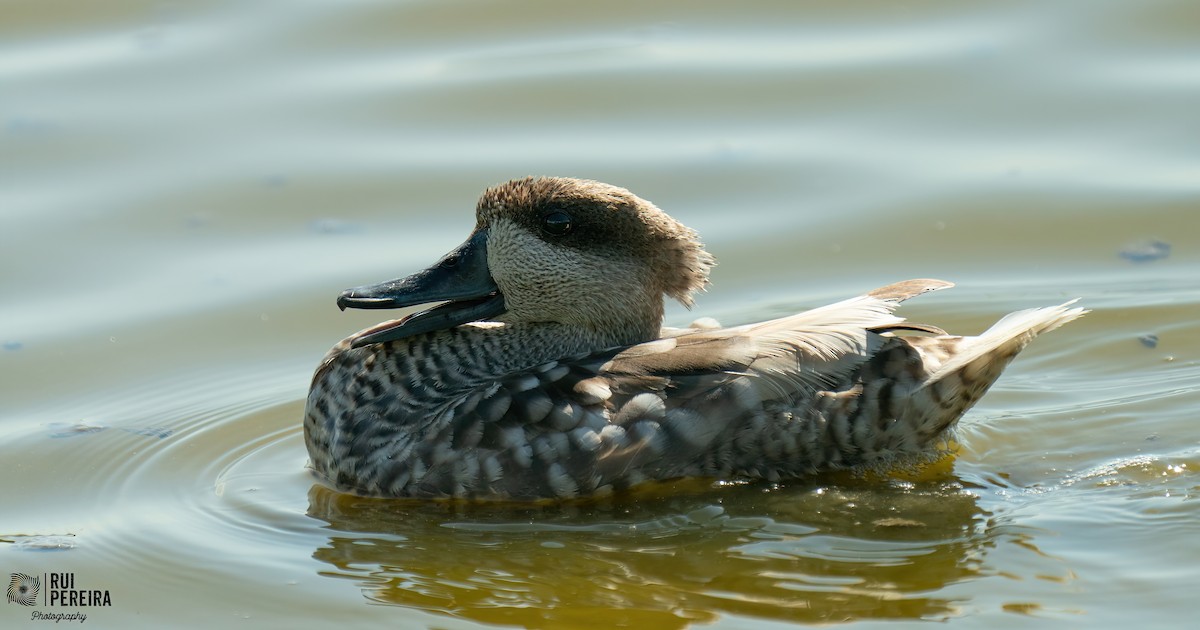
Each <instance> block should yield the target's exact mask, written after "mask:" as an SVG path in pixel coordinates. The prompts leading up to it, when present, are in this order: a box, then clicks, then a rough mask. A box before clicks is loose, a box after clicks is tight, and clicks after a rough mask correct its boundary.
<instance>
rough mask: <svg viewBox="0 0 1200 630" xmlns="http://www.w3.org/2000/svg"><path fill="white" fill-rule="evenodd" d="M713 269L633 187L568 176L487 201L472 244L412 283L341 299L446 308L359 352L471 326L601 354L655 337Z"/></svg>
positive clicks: (384, 331)
mask: <svg viewBox="0 0 1200 630" xmlns="http://www.w3.org/2000/svg"><path fill="white" fill-rule="evenodd" d="M713 264H714V261H713V258H712V256H710V255H709V254H708V252H706V251H704V248H703V245H702V244H701V243H700V242H699V240H698V237H697V235H696V232H695V231H693V230H692V229H690V228H688V227H686V226H684V225H683V224H681V223H679V222H678V221H676V220H675V219H672V218H671V217H670V216H668V215H667V214H666V213H664V212H663V211H661V210H659V209H658V208H657V207H655V206H654V204H652V203H650V202H648V201H646V200H644V199H641V198H639V197H637V196H636V195H634V194H633V193H630V192H629V191H628V190H625V189H624V188H618V187H616V186H610V185H608V184H603V183H600V182H596V181H590V180H580V179H569V178H559V177H538V178H533V177H530V178H526V179H520V180H513V181H510V182H508V183H506V184H502V185H499V186H496V187H494V188H490V189H488V190H487V191H485V192H484V193H483V196H482V197H480V199H479V204H478V206H477V207H476V209H475V230H474V231H473V232H472V233H471V236H470V237H469V238H467V240H466V242H464V243H463V244H462V245H459V246H458V247H456V248H455V249H454V250H452V251H451V252H450V253H448V254H446V255H445V256H443V257H442V258H441V259H440V260H438V261H437V262H436V263H434V264H433V265H432V266H431V267H429V268H427V269H424V270H422V271H419V272H417V273H415V274H413V275H411V276H408V277H405V278H400V279H398V280H392V281H390V282H384V283H381V284H376V285H370V286H362V287H356V288H353V289H348V290H346V291H344V292H342V294H341V296H339V297H338V301H337V303H338V306H339V307H340V308H342V309H346V308H400V307H405V306H414V305H418V304H427V303H432V302H443V303H442V304H439V305H438V306H435V307H434V308H431V309H429V310H426V311H422V312H420V313H416V314H414V315H410V316H408V317H406V318H404V319H401V320H397V321H395V322H389V323H387V324H383V325H380V326H376V327H375V328H372V329H370V330H369V331H365V332H364V333H363V334H361V335H359V336H358V337H357V338H356V339H355V340H354V341H353V342H352V345H353V346H354V347H359V346H364V345H368V344H373V343H382V342H386V341H394V340H397V339H403V338H405V337H410V336H412V335H417V334H421V333H426V332H432V331H436V330H442V329H446V328H451V327H454V326H458V325H460V324H465V323H468V322H474V321H481V320H487V321H499V322H505V323H510V324H522V323H529V324H538V323H541V324H558V325H562V326H565V327H567V328H569V329H571V332H572V333H573V334H578V335H582V336H586V337H588V338H593V339H595V341H596V343H597V344H598V345H602V346H603V345H620V344H630V343H638V342H641V341H646V340H649V339H653V338H656V337H657V336H658V334H659V328H660V326H661V323H662V316H663V296H668V297H671V298H674V299H676V300H678V301H679V302H680V303H682V304H684V305H685V306H691V303H692V294H693V293H695V292H696V291H697V290H700V289H702V288H703V287H704V286H705V284H706V283H707V280H708V272H709V269H710V268H711V267H712V266H713Z"/></svg>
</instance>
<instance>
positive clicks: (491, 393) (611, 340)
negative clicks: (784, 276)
mask: <svg viewBox="0 0 1200 630" xmlns="http://www.w3.org/2000/svg"><path fill="white" fill-rule="evenodd" d="M475 218H476V221H475V228H474V230H472V231H471V233H470V236H469V237H468V238H467V240H466V241H465V242H463V243H462V244H461V245H459V246H458V247H456V248H454V249H453V250H451V251H450V252H449V253H447V254H446V255H445V256H443V257H442V258H441V259H440V260H438V261H437V262H435V263H434V264H433V265H431V266H430V267H428V268H426V269H424V270H421V271H418V272H416V273H413V274H412V275H409V276H406V277H403V278H400V279H397V280H392V281H388V282H383V283H380V284H374V285H365V286H360V287H355V288H352V289H347V290H345V291H343V292H342V293H341V294H340V295H339V297H338V298H337V305H338V306H339V308H341V309H343V310H344V309H346V308H357V309H391V308H401V307H408V306H417V305H426V304H431V303H437V305H436V306H433V307H432V308H428V309H427V310H423V311H420V312H417V313H414V314H411V315H408V316H406V317H403V318H401V319H397V320H391V321H386V322H383V323H381V324H378V325H375V326H372V327H369V328H367V329H365V330H362V331H360V332H358V333H355V334H353V335H351V336H350V337H347V338H346V339H343V340H342V341H341V342H340V343H338V344H336V345H335V346H334V347H333V348H332V349H331V350H330V351H329V353H328V354H327V355H326V356H325V358H324V359H323V360H322V361H321V363H320V364H319V365H318V367H317V369H316V372H315V374H314V376H313V380H312V386H311V389H310V391H309V395H308V398H307V403H306V406H305V415H304V438H305V445H306V448H307V450H308V454H309V467H310V468H311V470H312V472H313V473H314V474H315V476H316V477H317V479H318V480H319V481H320V482H321V483H323V484H326V485H328V486H330V487H332V488H333V489H335V490H337V491H340V492H344V493H350V494H355V495H360V496H374V497H391V498H401V497H404V498H413V499H427V500H465V501H484V502H486V501H501V502H504V501H515V502H525V501H568V500H576V499H588V498H597V497H608V496H612V495H614V494H615V493H626V492H629V491H632V490H633V489H635V488H638V487H639V486H643V485H645V484H650V483H652V482H664V481H670V480H677V479H685V478H696V479H700V480H705V479H711V480H714V482H724V481H729V482H754V481H759V480H763V481H767V482H779V481H781V480H788V479H802V478H805V477H811V476H812V475H815V474H818V473H822V472H826V471H835V470H844V469H863V468H868V467H877V466H886V465H890V464H891V463H894V462H899V461H905V460H906V459H911V458H914V457H916V458H919V457H921V456H922V455H923V454H925V455H927V454H928V453H929V452H930V450H931V449H935V448H936V445H937V444H939V443H941V444H943V445H944V444H945V439H946V434H947V433H948V432H949V431H951V430H952V428H953V427H954V426H955V424H956V423H957V421H958V420H959V418H960V417H962V415H963V414H964V413H965V412H966V411H967V410H968V409H969V408H971V406H972V405H974V404H975V403H976V402H977V401H978V400H979V399H980V397H981V396H983V394H984V393H985V392H986V391H987V390H988V388H989V387H990V386H991V385H992V383H994V382H995V381H996V379H997V378H998V377H999V375H1000V373H1001V372H1002V371H1003V369H1004V368H1005V367H1006V366H1007V365H1008V364H1009V362H1010V361H1011V360H1012V359H1013V357H1014V356H1016V354H1017V353H1018V352H1020V351H1021V350H1022V349H1023V348H1024V347H1025V346H1026V345H1027V344H1028V343H1029V342H1030V341H1031V340H1032V339H1033V338H1034V337H1036V336H1037V335H1039V334H1041V333H1044V332H1047V331H1050V330H1053V329H1055V328H1057V327H1059V326H1061V325H1063V324H1065V323H1067V322H1069V321H1071V320H1073V319H1075V318H1077V317H1079V316H1081V315H1083V314H1084V313H1086V312H1087V311H1086V310H1085V309H1083V308H1080V307H1077V306H1073V304H1074V302H1075V300H1072V301H1070V302H1066V303H1064V304H1061V305H1058V306H1051V307H1042V308H1033V309H1028V310H1023V311H1018V312H1015V313H1011V314H1009V315H1007V316H1005V317H1003V318H1002V319H1000V320H999V321H997V322H996V323H995V324H994V325H993V326H991V327H990V328H989V329H988V330H986V331H985V332H983V333H982V334H980V335H978V336H960V335H951V334H948V333H946V332H945V331H943V330H942V329H940V328H938V327H936V326H931V325H925V324H918V323H912V322H908V321H906V320H904V319H903V318H901V317H898V316H897V315H895V314H894V311H895V310H896V308H897V307H898V306H899V304H900V303H901V302H903V301H904V300H907V299H909V298H912V297H915V296H918V295H921V294H923V293H927V292H930V291H935V290H940V289H944V288H947V287H950V286H953V285H952V284H951V283H950V282H946V281H942V280H933V279H918V280H908V281H903V282H897V283H895V284H890V285H887V286H885V287H881V288H878V289H875V290H873V291H869V292H866V293H862V294H859V295H857V296H855V297H851V298H849V299H846V300H843V301H839V302H836V303H833V304H829V305H827V306H822V307H818V308H814V309H811V310H807V311H803V312H799V313H796V314H792V315H788V316H785V317H780V318H777V319H772V320H769V321H763V322H758V323H750V324H744V325H738V326H731V327H722V326H721V325H720V324H718V323H717V322H716V321H715V320H712V319H710V318H702V319H700V320H697V322H696V323H694V324H692V325H691V326H688V327H686V328H666V327H663V325H662V323H663V315H664V302H665V300H666V299H668V298H670V299H674V300H677V301H678V302H680V303H682V304H683V305H684V306H686V307H689V308H690V307H691V306H692V303H693V298H694V296H695V294H696V293H697V292H698V291H702V290H706V287H707V285H708V277H709V272H710V270H711V269H712V267H713V266H714V265H715V260H714V258H713V256H712V255H711V254H709V253H708V252H707V251H705V249H704V246H703V244H702V243H701V241H700V239H699V236H698V234H697V233H696V232H695V231H694V230H692V229H691V228H688V227H686V226H684V225H683V224H682V223H680V222H678V221H677V220H675V219H674V218H672V217H671V216H669V215H668V214H667V213H665V212H663V211H662V210H660V209H659V208H658V207H657V206H655V205H654V204H653V203H651V202H649V201H646V200H644V199H642V198H640V197H638V196H636V195H634V194H633V193H631V192H629V191H628V190H626V189H624V188H620V187H617V186H613V185H609V184H605V183H601V182H598V181H593V180H586V179H574V178H566V177H526V178H523V179H514V180H512V181H509V182H506V183H503V184H500V185H497V186H494V187H491V188H488V189H487V190H486V191H485V192H484V193H483V195H482V196H481V197H480V198H479V202H478V204H477V206H476V210H475Z"/></svg>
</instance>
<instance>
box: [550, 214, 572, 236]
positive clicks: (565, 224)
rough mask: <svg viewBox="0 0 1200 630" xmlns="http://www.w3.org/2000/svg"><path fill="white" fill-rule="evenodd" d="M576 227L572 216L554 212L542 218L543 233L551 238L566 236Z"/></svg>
mask: <svg viewBox="0 0 1200 630" xmlns="http://www.w3.org/2000/svg"><path fill="white" fill-rule="evenodd" d="M572 227H574V224H573V223H572V219H571V215H569V214H567V213H566V212H562V211H557V210H556V211H554V212H551V213H549V214H546V215H545V216H543V217H542V231H543V232H545V233H547V234H549V235H551V236H565V235H566V234H567V232H570V231H571V228H572Z"/></svg>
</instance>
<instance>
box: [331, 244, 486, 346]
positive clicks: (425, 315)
mask: <svg viewBox="0 0 1200 630" xmlns="http://www.w3.org/2000/svg"><path fill="white" fill-rule="evenodd" d="M443 300H444V301H445V303H444V304H439V305H437V306H435V307H433V308H431V309H429V310H426V311H421V312H419V313H414V314H412V315H409V316H408V317H405V318H404V319H401V320H397V321H395V322H386V323H383V324H380V325H378V326H375V327H374V328H369V329H367V330H365V331H363V332H362V333H361V334H360V335H359V336H358V337H357V338H355V339H354V341H352V342H351V346H352V347H355V348H358V347H360V346H365V345H369V344H373V343H383V342H385V341H395V340H397V339H403V338H405V337H411V336H413V335H419V334H421V333H427V332H432V331H435V330H444V329H446V328H453V327H454V326H458V325H460V324H465V323H467V322H475V321H479V320H484V319H490V318H492V317H496V316H497V315H500V314H501V313H503V312H504V296H503V295H501V294H500V290H499V289H497V288H496V282H495V281H494V280H492V275H491V272H489V271H488V266H487V230H478V231H476V232H475V233H474V234H472V235H471V238H469V239H467V241H466V242H465V243H463V244H462V245H459V246H458V247H456V248H454V250H452V251H451V252H450V253H448V254H446V255H445V256H442V259H441V260H439V261H437V262H436V263H434V265H433V266H431V267H429V268H428V269H425V270H423V271H418V272H417V273H414V274H413V275H411V276H408V277H407V278H401V279H399V280H392V281H390V282H383V283H380V284H373V285H369V286H362V287H355V288H353V289H347V290H345V291H343V292H342V294H341V295H340V296H338V300H337V304H338V308H341V309H343V310H345V309H347V308H401V307H405V306H415V305H417V304H428V303H430V302H441V301H443Z"/></svg>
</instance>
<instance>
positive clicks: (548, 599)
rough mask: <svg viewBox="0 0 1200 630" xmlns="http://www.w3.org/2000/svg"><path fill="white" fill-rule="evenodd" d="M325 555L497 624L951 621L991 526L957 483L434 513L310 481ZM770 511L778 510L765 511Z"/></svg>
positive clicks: (395, 588) (442, 608)
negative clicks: (323, 529) (325, 533)
mask: <svg viewBox="0 0 1200 630" xmlns="http://www.w3.org/2000/svg"><path fill="white" fill-rule="evenodd" d="M309 515H310V516H312V517H314V518H318V519H321V520H323V521H326V522H328V523H329V527H330V529H332V530H334V533H332V534H331V535H330V537H329V540H328V543H327V545H325V546H323V547H321V548H319V549H317V550H316V552H315V553H314V557H315V558H316V559H318V560H320V561H322V562H326V563H328V564H329V565H330V568H329V570H328V571H326V572H325V573H324V574H325V575H328V576H333V577H341V578H346V579H350V580H353V581H355V582H357V583H358V584H359V586H360V587H361V589H362V593H363V596H364V597H366V598H367V599H368V600H371V601H373V602H376V603H383V604H393V605H397V606H404V607H409V608H416V609H421V610H423V611H427V612H433V613H438V614H443V615H449V616H453V617H461V618H466V619H471V620H475V621H481V622H486V623H499V624H511V625H517V626H527V627H547V626H558V625H562V624H565V623H572V622H573V623H583V622H589V621H590V622H591V623H593V624H594V623H601V624H602V625H604V626H617V625H628V626H632V627H655V628H682V627H685V626H687V625H688V624H689V623H693V622H711V621H715V620H716V619H717V618H719V617H720V616H721V615H722V614H735V615H739V616H750V617H757V618H764V619H775V620H781V621H793V622H795V621H802V622H816V621H825V622H829V621H849V620H854V619H868V618H875V619H944V618H947V617H951V616H954V615H956V614H957V611H958V608H957V606H956V604H957V602H956V600H955V599H953V597H952V596H951V597H947V596H946V595H945V592H944V587H946V586H947V585H950V584H954V583H957V582H960V581H963V580H968V579H971V578H972V577H975V576H978V575H979V574H980V573H981V566H982V559H983V557H984V555H985V553H986V550H987V549H988V548H990V547H992V546H994V542H993V540H992V539H993V537H994V536H995V535H996V534H995V533H994V532H995V530H994V529H993V528H991V527H990V526H989V525H988V522H989V521H988V518H987V517H988V516H989V515H988V514H987V513H986V512H984V511H983V510H982V509H981V508H980V507H979V505H978V501H977V497H976V496H975V495H974V494H972V493H971V492H969V491H968V490H966V489H965V488H964V485H963V483H962V482H960V481H959V480H957V479H951V480H942V481H937V482H925V483H919V484H910V483H906V482H895V483H892V484H883V485H878V484H874V485H872V484H866V483H862V484H853V483H852V484H849V485H808V486H792V487H782V488H779V487H775V488H756V487H749V488H746V487H739V488H715V489H712V490H709V491H707V492H704V493H701V494H692V495H687V496H674V497H667V498H656V499H655V500H654V501H644V502H639V501H637V500H634V499H616V500H612V501H609V502H606V503H602V504H590V505H575V506H546V507H507V506H505V507H497V506H477V505H476V506H464V505H446V504H441V505H423V504H417V503H412V502H406V501H396V500H387V499H367V498H359V497H351V496H346V495H339V494H337V493H334V492H331V491H329V490H327V489H325V488H324V487H321V486H314V487H313V488H312V490H311V491H310V493H309ZM768 515H769V516H768Z"/></svg>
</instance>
